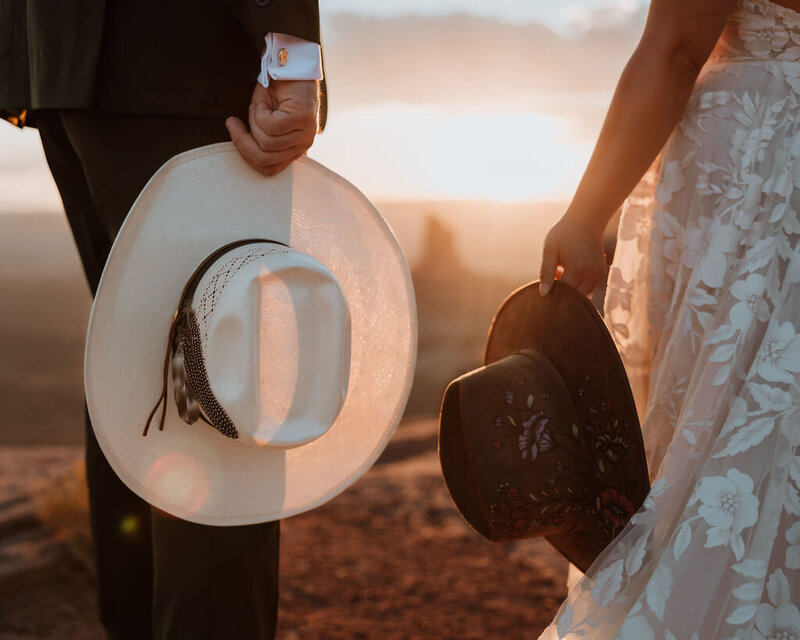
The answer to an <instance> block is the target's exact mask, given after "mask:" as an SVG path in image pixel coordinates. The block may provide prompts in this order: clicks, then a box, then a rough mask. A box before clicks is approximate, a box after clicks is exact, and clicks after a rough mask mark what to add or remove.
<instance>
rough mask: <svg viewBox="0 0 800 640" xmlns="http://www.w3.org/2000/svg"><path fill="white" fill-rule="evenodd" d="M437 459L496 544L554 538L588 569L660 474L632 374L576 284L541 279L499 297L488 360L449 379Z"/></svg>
mask: <svg viewBox="0 0 800 640" xmlns="http://www.w3.org/2000/svg"><path fill="white" fill-rule="evenodd" d="M439 459H440V461H441V465H442V473H443V475H444V479H445V483H446V484H447V488H448V490H449V491H450V495H451V496H452V498H453V501H454V502H455V504H456V506H457V507H458V510H459V511H460V512H461V515H463V516H464V518H465V519H466V520H467V522H468V523H469V524H470V525H472V527H474V528H475V530H476V531H478V533H480V534H481V535H483V536H485V537H486V538H488V539H489V540H492V541H493V542H507V541H511V540H518V539H521V538H530V537H534V536H545V537H546V538H547V539H548V540H549V541H550V542H551V543H552V544H553V545H554V546H555V547H556V549H558V550H559V551H560V552H561V553H562V554H563V555H564V556H566V557H567V558H568V559H569V560H570V561H571V562H572V563H574V564H575V565H577V566H578V567H579V568H580V569H581V570H583V571H586V569H588V568H589V566H590V565H591V564H592V562H593V561H594V559H595V558H596V557H597V555H598V554H599V553H600V552H601V551H602V550H603V549H604V548H605V547H606V546H607V545H608V543H610V542H611V540H613V539H614V537H616V535H617V534H618V533H619V532H620V531H621V530H622V529H623V528H624V527H625V525H626V524H627V522H628V520H630V517H631V516H632V515H633V514H634V512H635V511H636V510H637V509H638V508H639V507H640V506H641V505H642V503H643V502H644V499H645V497H646V496H647V493H648V491H649V490H650V483H649V480H648V475H647V461H646V458H645V452H644V445H643V443H642V435H641V430H640V428H639V421H638V418H637V414H636V407H635V405H634V402H633V396H632V394H631V390H630V386H629V384H628V378H627V376H626V374H625V370H624V368H623V365H622V361H621V360H620V357H619V353H618V352H617V349H616V347H615V345H614V343H613V341H612V339H611V336H610V335H609V333H608V331H607V329H606V327H605V324H604V323H603V319H602V318H601V317H600V315H599V314H598V313H597V311H596V310H595V308H594V307H593V306H592V304H591V302H589V300H588V299H587V298H586V297H585V296H584V295H582V294H581V293H580V292H578V291H577V289H575V288H573V287H571V286H569V285H567V284H565V283H563V282H558V281H557V282H555V284H554V286H553V289H552V291H551V292H550V294H549V295H547V296H544V297H542V296H541V295H539V283H538V282H534V283H532V284H529V285H526V286H524V287H522V288H520V289H518V290H516V291H515V292H513V293H512V294H511V295H510V296H509V297H508V298H506V300H505V301H504V302H503V303H502V305H500V308H499V309H498V311H497V313H496V314H495V317H494V319H493V320H492V325H491V327H490V329H489V336H488V338H487V340H486V352H485V355H484V366H483V367H481V368H479V369H476V370H474V371H471V372H469V373H467V374H465V375H463V376H461V377H460V378H457V379H456V380H454V381H453V382H451V383H450V385H449V386H448V387H447V390H446V391H445V394H444V399H443V402H442V412H441V417H440V423H439Z"/></svg>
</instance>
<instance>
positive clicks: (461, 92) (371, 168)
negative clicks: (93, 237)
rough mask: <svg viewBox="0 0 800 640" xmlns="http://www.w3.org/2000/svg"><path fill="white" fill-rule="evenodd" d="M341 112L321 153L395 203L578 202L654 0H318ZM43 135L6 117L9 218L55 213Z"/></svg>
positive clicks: (1, 152) (0, 139)
mask: <svg viewBox="0 0 800 640" xmlns="http://www.w3.org/2000/svg"><path fill="white" fill-rule="evenodd" d="M320 7H321V11H322V26H323V45H324V51H325V64H326V73H327V79H328V86H329V98H330V117H329V121H328V128H327V130H326V132H325V133H324V135H322V136H320V137H319V138H318V140H317V142H316V144H315V146H314V148H313V149H312V151H311V153H310V155H311V156H312V157H313V158H315V159H317V160H319V161H321V162H323V163H325V164H326V165H328V166H329V167H331V168H332V169H333V170H335V171H337V172H339V173H341V174H342V175H344V176H345V177H346V178H348V179H349V180H350V181H351V182H353V183H355V184H356V185H357V186H358V187H359V188H361V190H362V191H364V192H365V193H366V194H367V195H368V196H369V197H371V198H372V199H374V200H378V201H381V200H382V201H386V200H494V201H501V202H526V201H543V200H563V199H565V198H567V197H569V195H570V193H571V191H572V189H574V187H575V185H576V184H577V180H578V178H579V176H580V173H581V172H582V170H583V167H584V166H585V163H586V161H587V159H588V155H589V153H590V151H591V145H592V142H593V139H594V137H595V136H596V134H597V131H598V129H599V126H600V122H601V119H602V115H603V112H604V109H605V107H606V106H607V105H608V101H609V100H610V97H611V91H612V89H613V86H614V82H615V80H616V78H617V76H618V74H619V72H620V70H621V69H622V66H623V65H624V63H625V61H626V59H627V57H628V55H630V53H631V52H632V50H633V47H634V46H635V44H636V41H637V38H638V36H639V34H640V32H641V28H642V25H643V22H644V15H645V10H646V2H644V1H643V0H558V2H556V1H555V0H492V2H486V0H436V2H435V3H432V2H430V0H380V2H375V0H320ZM58 207H59V200H58V196H57V194H56V192H55V188H54V186H53V185H52V181H51V180H50V178H49V176H48V174H47V169H46V166H45V164H44V160H43V157H42V154H41V151H40V148H39V143H38V136H37V134H36V132H35V131H32V130H26V131H23V132H20V131H18V130H15V129H14V128H12V127H11V126H8V125H5V123H2V124H0V212H19V211H42V210H55V209H58Z"/></svg>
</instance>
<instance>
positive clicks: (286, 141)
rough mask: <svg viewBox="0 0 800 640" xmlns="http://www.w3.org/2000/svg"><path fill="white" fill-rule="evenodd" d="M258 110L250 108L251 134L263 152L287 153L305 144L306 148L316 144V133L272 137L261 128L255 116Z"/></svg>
mask: <svg viewBox="0 0 800 640" xmlns="http://www.w3.org/2000/svg"><path fill="white" fill-rule="evenodd" d="M255 113H256V110H255V109H254V108H253V106H252V105H251V106H250V114H249V122H250V133H251V134H252V135H253V137H254V138H255V139H256V142H257V143H258V146H259V147H260V148H261V150H262V151H286V150H287V149H291V148H292V147H297V146H301V145H302V144H305V146H306V148H308V147H310V146H311V143H312V142H314V131H311V130H309V131H301V130H298V131H291V132H289V133H286V134H283V135H279V136H271V135H269V134H268V133H267V132H266V131H264V130H263V129H262V128H261V124H260V123H259V121H258V118H256V116H255Z"/></svg>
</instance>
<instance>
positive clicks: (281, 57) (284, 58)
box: [278, 49, 289, 67]
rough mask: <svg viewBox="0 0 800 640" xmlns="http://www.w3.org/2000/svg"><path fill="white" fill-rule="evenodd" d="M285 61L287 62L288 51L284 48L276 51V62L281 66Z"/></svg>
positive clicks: (284, 64)
mask: <svg viewBox="0 0 800 640" xmlns="http://www.w3.org/2000/svg"><path fill="white" fill-rule="evenodd" d="M287 62H289V52H288V51H287V50H286V49H281V50H280V51H278V64H280V65H281V66H282V67H283V66H286V63H287Z"/></svg>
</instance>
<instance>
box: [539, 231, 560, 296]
mask: <svg viewBox="0 0 800 640" xmlns="http://www.w3.org/2000/svg"><path fill="white" fill-rule="evenodd" d="M557 266H558V251H557V250H556V248H555V247H554V246H553V245H552V244H550V243H548V242H547V241H545V244H544V251H543V252H542V267H541V269H540V270H539V280H540V281H541V282H540V284H539V293H540V294H541V295H543V296H546V295H547V294H548V293H550V289H551V288H552V286H553V280H555V277H556V267H557Z"/></svg>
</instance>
